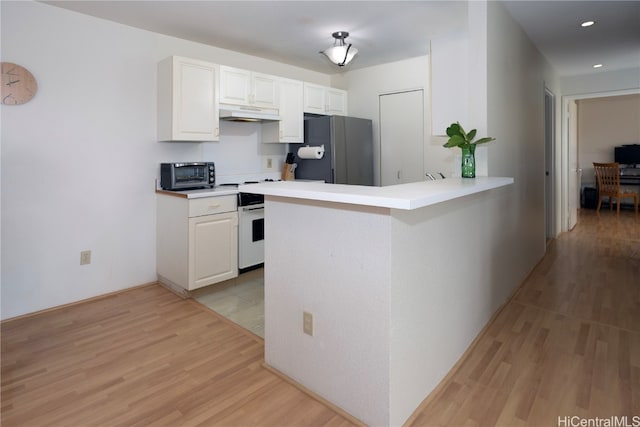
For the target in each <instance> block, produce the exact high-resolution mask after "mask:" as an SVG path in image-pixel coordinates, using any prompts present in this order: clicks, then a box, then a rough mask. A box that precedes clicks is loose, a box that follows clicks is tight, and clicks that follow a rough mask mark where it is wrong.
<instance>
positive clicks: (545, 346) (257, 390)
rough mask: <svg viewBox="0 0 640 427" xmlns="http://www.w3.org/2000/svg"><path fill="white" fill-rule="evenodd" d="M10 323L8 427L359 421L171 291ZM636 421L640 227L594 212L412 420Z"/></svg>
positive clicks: (250, 338)
mask: <svg viewBox="0 0 640 427" xmlns="http://www.w3.org/2000/svg"><path fill="white" fill-rule="evenodd" d="M1 326H2V372H1V373H2V397H1V403H2V416H1V421H2V426H3V427H6V426H38V425H56V426H57V425H69V426H103V425H107V426H132V425H141V426H142V425H144V426H147V425H169V426H178V425H202V426H214V425H215V426H219V425H230V426H252V425H265V426H286V425H290V426H298V425H305V426H306V425H318V426H323V425H326V426H334V425H336V426H346V425H351V423H350V422H349V421H348V420H347V419H345V418H344V417H342V416H340V414H337V413H335V412H333V411H332V410H331V409H330V408H328V407H326V406H325V405H323V404H322V403H320V402H318V401H316V400H314V399H312V398H311V397H309V396H308V395H306V394H304V393H303V392H301V391H299V390H298V389H296V388H295V387H293V386H291V385H290V384H288V383H286V382H285V381H283V380H281V379H280V378H279V377H277V376H275V375H273V374H272V373H270V372H269V371H267V370H266V369H264V368H262V367H261V363H262V361H263V342H262V340H260V339H259V338H258V337H256V336H254V335H252V334H249V333H247V332H245V331H243V330H241V329H240V328H239V327H237V326H235V325H233V324H231V323H230V322H229V321H227V320H225V319H223V318H222V317H220V316H219V315H217V314H215V313H212V312H211V311H210V310H208V309H207V308H205V307H203V306H202V305H200V304H198V303H197V302H195V301H189V300H182V299H180V298H179V297H176V296H175V295H173V294H171V293H170V292H168V291H166V290H165V289H163V288H161V287H159V286H148V287H144V288H140V289H136V290H132V291H128V292H124V293H122V294H118V295H114V296H109V297H107V298H104V299H100V300H96V301H90V302H86V303H82V304H78V305H75V306H71V307H67V308H64V309H61V310H57V311H52V312H49V313H43V314H40V315H37V316H33V317H28V318H24V319H18V320H15V321H10V322H3V323H2V325H1ZM425 363H428V361H425ZM624 415H626V416H628V417H632V416H634V415H636V416H640V220H638V219H635V218H634V216H633V214H632V213H630V212H622V213H621V217H620V219H619V220H618V219H617V218H616V217H615V214H614V215H608V212H605V211H603V212H602V213H601V215H600V218H598V217H596V216H595V213H594V212H593V211H583V212H582V213H581V215H580V220H579V224H578V226H577V227H576V229H575V230H574V231H573V232H571V233H566V234H563V235H562V236H561V237H560V238H559V239H558V240H556V241H554V242H552V243H551V245H550V247H549V250H548V253H547V255H546V256H545V258H544V259H543V260H542V261H541V263H540V264H539V265H538V266H537V267H536V269H535V270H534V271H533V272H532V274H531V275H530V277H529V278H528V279H527V280H526V282H525V283H524V284H523V286H522V287H521V288H520V289H519V290H518V292H517V293H516V294H515V296H514V298H513V299H512V300H511V301H510V302H509V303H508V304H507V305H506V306H505V307H504V308H503V309H502V311H501V312H500V313H499V314H498V315H497V316H496V317H495V319H494V321H493V322H492V323H491V324H490V325H489V326H488V327H487V329H486V331H485V333H484V334H483V335H482V336H481V337H480V338H479V339H478V340H477V342H476V344H475V345H474V347H473V348H472V349H471V350H470V351H469V352H468V353H467V355H466V357H465V358H464V359H463V360H461V361H460V363H459V364H458V366H457V367H456V368H455V369H454V370H452V371H451V372H450V373H449V375H448V376H447V378H446V379H445V380H444V381H443V382H442V383H441V384H440V386H439V387H438V388H437V389H436V391H435V392H434V393H433V394H432V395H431V396H429V398H428V399H427V400H426V401H425V403H424V404H423V405H422V407H421V408H420V409H419V410H418V411H417V413H416V416H415V418H414V419H413V421H412V423H411V425H413V426H492V425H499V426H557V425H558V417H565V416H566V417H571V416H579V417H584V418H590V417H591V418H592V417H601V418H604V417H611V416H624ZM628 421H629V422H632V419H631V418H629V419H628ZM565 425H568V424H565Z"/></svg>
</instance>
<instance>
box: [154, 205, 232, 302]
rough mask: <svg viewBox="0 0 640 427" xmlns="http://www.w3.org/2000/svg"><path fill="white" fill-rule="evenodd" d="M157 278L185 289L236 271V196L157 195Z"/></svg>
mask: <svg viewBox="0 0 640 427" xmlns="http://www.w3.org/2000/svg"><path fill="white" fill-rule="evenodd" d="M157 198H158V206H157V267H156V268H157V272H158V280H159V281H160V282H163V283H164V284H166V285H168V286H171V287H173V288H176V287H179V288H182V289H186V290H188V291H190V290H194V289H198V288H201V287H203V286H208V285H212V284H214V283H218V282H222V281H224V280H228V279H232V278H234V277H237V276H238V212H237V202H236V196H235V195H230V196H217V197H205V198H199V199H187V198H183V197H175V196H170V195H163V194H158V196H157Z"/></svg>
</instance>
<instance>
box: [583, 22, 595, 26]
mask: <svg viewBox="0 0 640 427" xmlns="http://www.w3.org/2000/svg"><path fill="white" fill-rule="evenodd" d="M593 24H595V21H584V22H583V23H582V24H580V26H581V27H590V26H592V25H593Z"/></svg>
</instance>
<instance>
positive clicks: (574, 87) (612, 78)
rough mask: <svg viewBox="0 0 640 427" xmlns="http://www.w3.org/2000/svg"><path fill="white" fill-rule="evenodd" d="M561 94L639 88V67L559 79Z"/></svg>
mask: <svg viewBox="0 0 640 427" xmlns="http://www.w3.org/2000/svg"><path fill="white" fill-rule="evenodd" d="M561 85H562V94H563V95H565V96H567V95H582V94H596V93H600V92H612V91H621V90H628V89H638V88H640V67H636V68H630V69H626V70H615V71H601V72H599V73H593V74H585V75H581V76H565V77H562V79H561Z"/></svg>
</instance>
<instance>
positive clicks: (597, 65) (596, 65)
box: [593, 64, 602, 68]
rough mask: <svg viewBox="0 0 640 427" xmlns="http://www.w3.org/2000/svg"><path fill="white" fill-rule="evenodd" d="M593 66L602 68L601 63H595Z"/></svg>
mask: <svg viewBox="0 0 640 427" xmlns="http://www.w3.org/2000/svg"><path fill="white" fill-rule="evenodd" d="M593 68H602V64H595V65H594V66H593Z"/></svg>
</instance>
